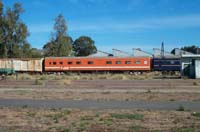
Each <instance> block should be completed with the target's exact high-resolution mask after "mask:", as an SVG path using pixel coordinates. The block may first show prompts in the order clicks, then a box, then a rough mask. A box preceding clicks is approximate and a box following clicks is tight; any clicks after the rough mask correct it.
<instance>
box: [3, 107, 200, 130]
mask: <svg viewBox="0 0 200 132" xmlns="http://www.w3.org/2000/svg"><path fill="white" fill-rule="evenodd" d="M199 130H200V117H199V116H195V115H194V113H192V112H189V111H151V110H149V111H144V110H95V111H94V110H87V111H85V110H78V109H33V108H26V107H22V108H1V109H0V131H2V132H38V131H42V132H198V131H199Z"/></svg>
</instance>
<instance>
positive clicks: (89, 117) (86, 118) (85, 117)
mask: <svg viewBox="0 0 200 132" xmlns="http://www.w3.org/2000/svg"><path fill="white" fill-rule="evenodd" d="M93 119H94V118H93V117H92V116H83V117H81V120H93Z"/></svg>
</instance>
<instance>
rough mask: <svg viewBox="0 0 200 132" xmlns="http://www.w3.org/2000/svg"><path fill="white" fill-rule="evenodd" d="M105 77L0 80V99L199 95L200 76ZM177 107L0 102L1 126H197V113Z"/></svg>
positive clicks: (142, 129) (115, 131)
mask: <svg viewBox="0 0 200 132" xmlns="http://www.w3.org/2000/svg"><path fill="white" fill-rule="evenodd" d="M109 76H110V77H112V76H111V75H109ZM106 77H107V76H105V77H104V76H100V77H99V78H98V79H93V78H90V77H81V78H79V79H69V77H68V78H64V77H60V76H58V77H57V76H56V77H54V76H53V77H52V78H53V79H48V77H47V76H45V77H40V76H37V77H36V78H30V76H28V77H23V78H21V79H19V80H14V79H8V80H6V81H5V80H1V81H0V99H34V100H37V99H44V100H48V99H70V100H109V101H110V100H126V101H132V100H133V101H134V100H142V101H197V102H198V101H200V80H182V79H175V80H168V79H153V80H152V79H150V80H149V79H147V80H146V79H145V80H143V78H140V79H139V80H131V79H130V77H131V76H130V77H129V78H128V79H127V77H124V76H122V77H121V76H114V77H112V78H111V79H107V78H106ZM179 110H180V111H152V110H136V109H135V110H131V109H129V110H119V109H118V110H79V109H42V108H40V109H36V108H28V107H27V106H23V107H18V108H16V107H9V108H7V107H1V108H0V132H39V131H42V132H199V131H200V113H199V112H197V114H195V115H194V113H193V112H190V111H185V110H184V108H180V109H179ZM196 115H197V116H196Z"/></svg>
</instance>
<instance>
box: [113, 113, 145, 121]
mask: <svg viewBox="0 0 200 132" xmlns="http://www.w3.org/2000/svg"><path fill="white" fill-rule="evenodd" d="M111 117H113V118H116V119H130V120H142V119H143V118H144V115H141V114H114V113H113V114H111Z"/></svg>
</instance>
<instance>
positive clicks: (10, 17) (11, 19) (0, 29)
mask: <svg viewBox="0 0 200 132" xmlns="http://www.w3.org/2000/svg"><path fill="white" fill-rule="evenodd" d="M23 12H24V9H23V8H22V6H21V4H20V3H14V5H13V7H12V8H10V7H8V8H7V9H6V11H5V12H4V10H3V3H2V1H0V57H1V58H7V57H9V58H23V57H32V55H31V54H30V53H31V50H32V49H31V45H30V44H29V43H28V41H27V37H28V36H29V32H28V28H27V26H26V24H25V23H24V22H23V21H22V20H21V19H20V16H21V14H22V13H23Z"/></svg>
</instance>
